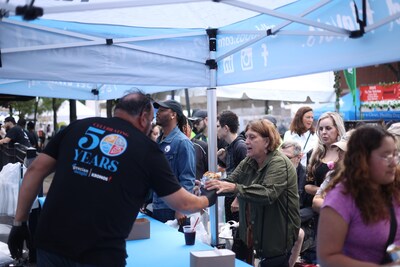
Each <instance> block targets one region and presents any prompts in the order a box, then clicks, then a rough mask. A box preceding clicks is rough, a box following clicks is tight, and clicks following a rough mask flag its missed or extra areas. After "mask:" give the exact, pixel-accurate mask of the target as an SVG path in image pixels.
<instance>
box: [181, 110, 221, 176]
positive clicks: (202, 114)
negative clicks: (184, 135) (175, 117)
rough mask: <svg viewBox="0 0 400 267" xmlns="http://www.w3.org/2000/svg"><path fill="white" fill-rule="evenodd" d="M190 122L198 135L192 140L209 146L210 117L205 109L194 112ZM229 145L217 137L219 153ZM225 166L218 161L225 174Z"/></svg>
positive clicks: (219, 167) (219, 168)
mask: <svg viewBox="0 0 400 267" xmlns="http://www.w3.org/2000/svg"><path fill="white" fill-rule="evenodd" d="M188 119H189V120H190V121H192V123H193V131H194V132H195V133H196V135H195V136H194V137H193V138H192V140H193V139H198V140H201V141H203V142H206V143H207V144H208V140H207V139H208V117H207V111H206V110H203V109H198V110H196V111H195V112H193V116H192V117H190V118H188ZM227 145H228V144H227V143H226V142H225V141H224V140H222V139H220V138H218V137H217V151H218V149H221V148H224V147H226V146H227ZM225 167H226V166H225V165H224V164H223V162H221V161H220V160H218V170H219V171H221V172H223V171H225Z"/></svg>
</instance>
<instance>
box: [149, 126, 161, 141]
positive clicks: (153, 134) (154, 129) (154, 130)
mask: <svg viewBox="0 0 400 267" xmlns="http://www.w3.org/2000/svg"><path fill="white" fill-rule="evenodd" d="M160 133H161V127H160V126H159V125H157V124H155V123H152V124H151V130H150V133H149V137H150V139H151V140H153V141H154V142H157V138H158V137H159V136H160Z"/></svg>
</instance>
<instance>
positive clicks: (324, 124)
mask: <svg viewBox="0 0 400 267" xmlns="http://www.w3.org/2000/svg"><path fill="white" fill-rule="evenodd" d="M318 134H319V138H320V139H321V141H322V143H323V144H324V145H325V146H328V147H330V145H331V144H333V143H335V142H337V141H338V135H339V132H338V130H337V128H336V126H335V124H334V123H333V119H332V118H331V117H327V118H325V119H322V120H320V122H319V126H318Z"/></svg>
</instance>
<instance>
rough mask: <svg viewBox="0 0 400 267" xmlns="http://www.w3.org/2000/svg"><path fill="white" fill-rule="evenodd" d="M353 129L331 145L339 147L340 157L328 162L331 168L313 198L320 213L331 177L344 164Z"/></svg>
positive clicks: (314, 204) (314, 205)
mask: <svg viewBox="0 0 400 267" xmlns="http://www.w3.org/2000/svg"><path fill="white" fill-rule="evenodd" d="M353 131H354V129H352V130H350V131H347V132H346V133H345V135H343V136H342V138H341V139H340V141H338V142H336V143H333V144H332V145H331V146H332V147H337V148H338V149H339V159H338V161H337V162H336V163H334V162H331V163H330V164H328V168H329V169H330V171H329V172H328V173H327V174H326V177H325V180H324V181H323V182H322V184H321V186H320V187H319V189H318V191H317V193H315V196H314V198H313V202H312V208H313V210H314V211H315V212H318V213H319V211H320V209H321V206H322V204H323V203H324V198H325V189H326V187H327V186H328V185H329V183H330V180H331V178H332V177H333V176H335V175H336V174H337V173H338V171H339V169H340V164H342V161H343V159H344V153H346V151H347V142H348V141H349V139H350V136H351V134H352V132H353Z"/></svg>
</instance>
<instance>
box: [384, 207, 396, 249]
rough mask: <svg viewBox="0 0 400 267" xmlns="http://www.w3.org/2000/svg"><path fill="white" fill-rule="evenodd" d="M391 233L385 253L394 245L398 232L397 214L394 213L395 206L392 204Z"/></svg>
mask: <svg viewBox="0 0 400 267" xmlns="http://www.w3.org/2000/svg"><path fill="white" fill-rule="evenodd" d="M389 209H390V232H389V238H388V240H387V242H386V245H385V253H386V248H387V247H388V246H389V245H390V244H392V243H393V241H394V237H395V235H396V232H397V220H396V214H395V212H394V208H393V204H390V207H389Z"/></svg>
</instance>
